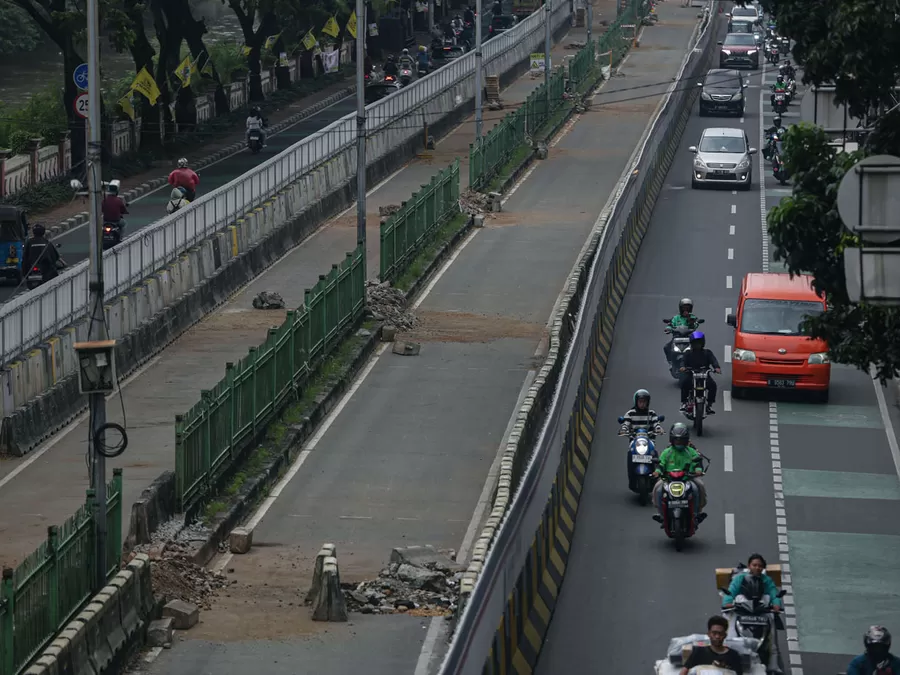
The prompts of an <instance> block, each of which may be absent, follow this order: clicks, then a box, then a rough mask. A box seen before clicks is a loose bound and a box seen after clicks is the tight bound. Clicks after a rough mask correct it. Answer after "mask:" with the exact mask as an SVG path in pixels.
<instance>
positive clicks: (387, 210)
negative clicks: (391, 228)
mask: <svg viewBox="0 0 900 675" xmlns="http://www.w3.org/2000/svg"><path fill="white" fill-rule="evenodd" d="M399 210H400V205H399V204H388V205H387V206H379V207H378V215H379V216H381V217H382V218H390V217H391V216H392V215H394V214H395V213H397V211H399Z"/></svg>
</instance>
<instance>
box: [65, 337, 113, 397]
mask: <svg viewBox="0 0 900 675" xmlns="http://www.w3.org/2000/svg"><path fill="white" fill-rule="evenodd" d="M75 353H76V354H78V392H79V393H81V394H111V393H112V392H114V391H115V390H116V384H117V383H116V341H115V340H99V341H95V342H76V343H75Z"/></svg>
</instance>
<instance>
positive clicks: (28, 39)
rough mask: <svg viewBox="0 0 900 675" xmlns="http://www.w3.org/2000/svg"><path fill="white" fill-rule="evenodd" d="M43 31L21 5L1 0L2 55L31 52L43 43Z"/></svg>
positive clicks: (0, 48) (0, 39)
mask: <svg viewBox="0 0 900 675" xmlns="http://www.w3.org/2000/svg"><path fill="white" fill-rule="evenodd" d="M41 37H42V36H41V32H40V30H39V29H38V27H37V26H36V25H35V23H34V21H32V20H31V17H29V16H28V15H27V14H26V13H25V12H23V11H22V9H21V8H20V7H17V6H16V5H14V4H12V3H11V2H9V0H0V55H2V56H5V55H9V54H15V53H17V52H30V51H32V50H33V49H35V48H36V47H37V46H38V45H40V44H41Z"/></svg>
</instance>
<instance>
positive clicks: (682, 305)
mask: <svg viewBox="0 0 900 675" xmlns="http://www.w3.org/2000/svg"><path fill="white" fill-rule="evenodd" d="M684 310H687V311H688V313H690V312H693V311H694V301H693V300H691V299H690V298H682V299H681V300H679V301H678V313H679V314H681V313H682V312H683V311H684Z"/></svg>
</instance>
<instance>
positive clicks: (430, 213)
mask: <svg viewBox="0 0 900 675" xmlns="http://www.w3.org/2000/svg"><path fill="white" fill-rule="evenodd" d="M457 213H459V159H456V160H454V162H453V164H451V165H450V166H448V167H447V168H446V169H444V170H443V171H441V172H440V173H438V174H436V175H434V176H432V178H431V182H430V183H428V185H423V186H422V189H421V190H419V191H418V192H417V193H415V194H414V195H413V196H412V197H411V198H410V199H409V201H407V202H403V205H402V206H401V207H400V210H399V211H397V213H395V214H394V215H392V216H391V217H390V218H389V219H388V220H387V221H386V222H384V223H383V224H382V225H381V275H380V276H381V280H382V281H396V280H397V279H398V278H399V277H400V276H401V275H402V274H403V273H404V272H405V271H406V270H407V269H408V268H409V266H410V264H411V263H412V261H413V260H415V258H416V256H417V255H418V254H419V252H420V251H421V250H422V249H423V248H424V247H425V246H426V245H428V243H430V242H431V240H432V235H433V234H434V233H435V232H437V231H438V229H440V227H441V226H442V225H443V224H444V223H445V222H446V221H447V220H448V219H449V218H451V217H453V216H455V215H456V214H457Z"/></svg>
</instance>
